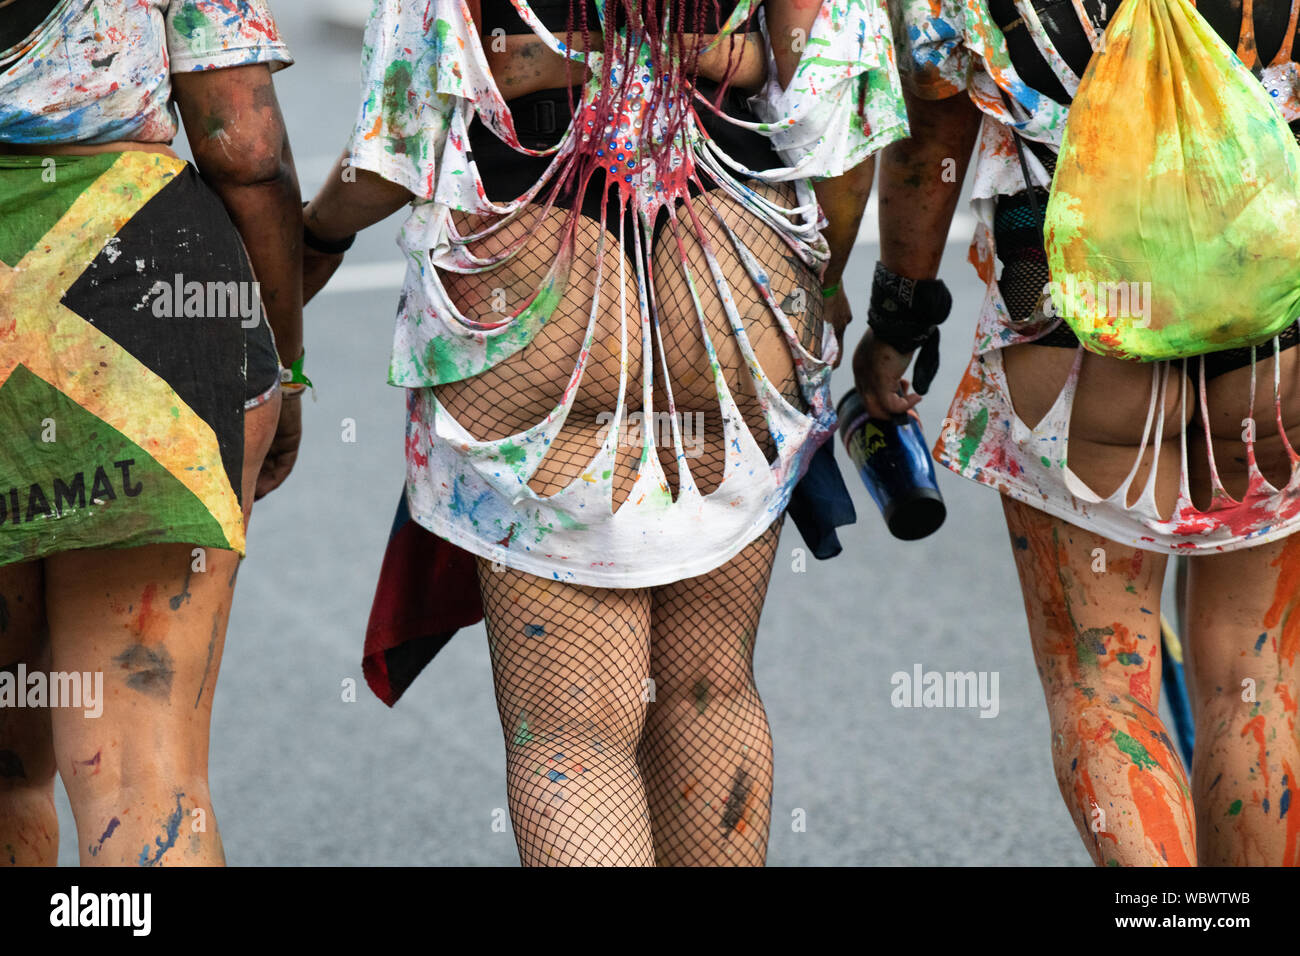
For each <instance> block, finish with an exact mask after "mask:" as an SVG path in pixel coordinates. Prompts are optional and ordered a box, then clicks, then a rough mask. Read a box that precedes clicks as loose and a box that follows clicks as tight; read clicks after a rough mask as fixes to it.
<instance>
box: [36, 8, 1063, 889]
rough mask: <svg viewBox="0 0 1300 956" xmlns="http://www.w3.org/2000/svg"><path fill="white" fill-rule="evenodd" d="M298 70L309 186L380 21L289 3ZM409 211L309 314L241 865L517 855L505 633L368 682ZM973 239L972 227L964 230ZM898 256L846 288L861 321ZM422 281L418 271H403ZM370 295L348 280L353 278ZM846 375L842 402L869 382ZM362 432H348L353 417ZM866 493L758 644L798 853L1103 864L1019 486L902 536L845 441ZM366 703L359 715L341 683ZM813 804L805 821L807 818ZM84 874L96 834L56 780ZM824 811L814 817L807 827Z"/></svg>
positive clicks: (260, 560)
mask: <svg viewBox="0 0 1300 956" xmlns="http://www.w3.org/2000/svg"><path fill="white" fill-rule="evenodd" d="M273 7H274V9H275V11H276V13H277V15H278V16H279V19H280V22H281V26H282V29H283V31H284V33H285V34H286V36H287V39H288V41H289V43H290V44H291V46H292V48H293V49H294V52H295V54H296V55H297V57H298V61H299V62H298V64H297V65H296V66H294V67H293V68H292V69H289V70H287V71H284V72H282V73H280V74H279V75H278V77H277V88H278V90H279V94H280V97H281V102H282V104H283V106H284V109H285V113H286V116H287V118H288V123H289V127H290V131H291V134H292V137H293V145H294V151H295V154H296V156H297V159H298V165H299V169H300V172H301V175H302V178H303V188H304V194H305V195H310V194H311V193H312V192H313V191H314V189H315V188H316V186H317V185H318V184H319V182H320V180H321V178H322V177H323V176H324V175H325V173H326V171H327V169H328V165H329V162H330V161H331V160H332V159H333V157H334V156H335V155H337V153H338V151H339V150H340V149H341V147H342V145H343V142H344V140H345V138H346V136H347V133H348V130H349V127H350V125H351V122H352V118H353V115H354V111H355V107H356V103H357V96H358V92H357V75H358V62H357V61H358V50H359V44H360V38H359V35H358V34H356V33H353V32H350V31H347V30H342V29H336V28H329V27H324V26H321V25H319V24H317V23H315V22H313V18H312V17H311V15H309V12H308V11H309V10H310V7H309V5H306V4H298V3H291V2H285V0H280V2H278V3H273ZM398 224H399V220H398V219H396V218H394V219H393V220H390V221H389V222H387V223H384V224H381V225H379V226H377V227H375V228H373V229H371V230H369V231H368V232H367V233H366V234H364V235H363V236H362V237H361V238H360V239H359V241H358V242H357V245H356V247H355V249H354V251H353V252H352V253H351V254H350V255H349V260H348V262H349V272H348V273H346V274H345V275H343V276H341V277H340V279H341V280H343V281H341V282H340V285H339V288H340V290H342V291H334V292H332V293H330V294H327V295H324V296H322V297H321V298H319V299H318V300H316V301H315V302H313V303H312V305H311V306H310V308H309V310H308V313H307V317H306V329H307V348H308V365H307V367H308V369H309V372H310V374H311V375H312V377H313V378H314V380H315V382H316V384H317V386H318V391H319V401H318V402H312V401H311V400H310V399H308V400H307V404H306V409H305V418H306V426H307V429H306V439H305V441H304V444H303V448H302V455H301V458H300V460H299V463H298V466H297V469H296V471H295V472H294V474H293V476H292V477H291V478H290V480H289V482H288V483H287V484H286V486H285V487H284V488H283V489H282V490H280V491H279V492H277V493H276V494H275V495H273V496H272V497H271V498H269V499H267V500H266V501H264V502H262V503H260V504H259V505H258V507H257V510H256V513H255V520H254V521H253V525H252V529H251V535H250V542H249V557H248V559H247V561H246V562H245V565H244V567H243V569H242V570H241V572H240V576H239V587H238V590H237V593H236V598H235V607H234V612H233V617H232V620H231V625H230V631H229V636H228V639H227V644H226V654H225V660H224V662H223V666H222V669H221V676H220V683H219V685H218V687H217V694H216V709H215V715H214V726H213V734H212V765H211V782H212V791H213V798H214V801H215V805H216V808H217V813H218V815H219V818H220V825H221V830H222V834H223V837H224V839H225V845H226V852H227V855H228V858H229V860H230V862H231V863H232V864H274V865H320V864H343V865H382V864H405V865H426V864H439V865H445V864H461V865H513V864H516V863H517V856H516V853H515V847H514V841H513V839H512V837H511V835H510V834H509V832H495V831H494V829H493V826H492V824H493V819H494V811H496V810H497V809H498V808H501V807H504V806H505V799H506V796H505V781H504V772H503V771H504V748H503V744H502V740H501V737H500V734H499V730H498V728H497V718H496V711H495V706H494V703H493V699H492V683H491V675H490V672H489V667H488V657H487V646H486V640H485V634H484V631H483V628H482V627H481V626H479V627H475V628H472V629H469V630H467V631H464V632H462V633H461V634H460V635H458V636H457V637H456V639H455V640H454V641H453V642H452V644H451V645H450V646H449V647H448V648H447V649H446V650H445V651H444V652H443V654H441V655H440V656H439V658H438V659H437V660H436V661H435V662H434V664H433V665H432V666H431V668H430V669H429V670H428V671H426V673H425V674H424V675H423V676H421V677H420V679H419V680H418V681H417V682H416V683H415V684H414V686H413V687H412V688H411V690H410V691H408V693H407V695H406V697H405V698H404V699H403V700H402V701H401V702H400V703H399V704H398V705H397V707H396V708H394V709H393V710H389V709H388V708H386V707H384V705H383V704H381V703H379V701H378V700H376V699H375V698H374V697H373V696H372V695H371V694H370V692H369V690H368V689H367V688H366V687H365V684H364V680H363V679H362V675H361V668H360V658H361V643H362V637H363V634H364V629H365V623H366V618H367V614H368V610H369V606H370V599H371V596H372V593H373V588H374V584H375V580H376V577H377V575H378V570H379V562H380V558H381V556H382V554H383V549H384V543H385V540H386V537H387V534H388V529H389V524H390V522H391V519H392V514H393V509H394V506H395V504H396V500H397V495H398V493H399V491H400V489H401V484H402V474H403V462H402V437H403V395H402V392H401V391H399V390H398V389H394V388H391V387H389V386H388V385H386V384H385V379H386V371H387V362H388V352H389V346H390V344H391V338H392V328H393V319H394V310H395V303H396V297H397V292H398V282H397V281H396V280H393V281H389V282H387V283H386V284H385V282H384V277H385V276H387V275H389V274H391V270H389V269H386V268H385V264H386V263H387V264H391V263H394V262H396V261H397V250H396V247H395V245H394V237H395V235H396V230H397V227H398ZM967 235H969V233H967ZM877 256H878V249H877V248H876V247H875V246H874V245H873V244H872V243H870V242H865V243H864V244H863V245H862V246H861V247H860V248H859V249H858V251H857V253H856V256H855V260H854V265H853V267H852V268H851V271H850V274H849V277H848V280H847V283H848V291H849V294H850V298H851V300H852V301H853V302H855V303H862V304H863V307H862V308H860V309H859V311H858V316H857V318H856V320H855V322H854V325H853V326H852V327H851V329H850V334H849V341H848V343H847V345H848V348H849V349H850V350H851V349H852V347H853V345H854V344H856V341H857V338H858V336H859V335H860V334H861V331H862V329H863V328H864V325H865V318H866V316H865V302H866V300H867V297H868V292H869V281H870V274H871V266H872V263H873V262H874V261H875V259H876V258H877ZM396 274H397V275H400V268H399V269H398V270H397V272H396ZM943 277H944V278H945V279H946V280H947V282H948V283H949V285H950V287H951V288H952V290H953V294H954V298H955V300H956V307H955V310H954V316H953V318H952V319H951V320H950V321H949V324H948V326H947V327H946V328H945V331H944V336H945V343H944V345H945V357H944V367H943V369H942V371H941V373H940V375H939V378H938V380H937V381H936V382H935V384H934V386H933V388H932V391H931V396H930V398H928V399H927V400H926V401H924V402H923V403H922V404H921V406H920V409H919V410H920V412H921V417H922V419H923V421H924V424H925V427H926V431H927V433H928V434H929V435H930V436H934V435H935V434H937V431H938V427H939V423H940V421H941V420H942V418H943V417H944V414H945V412H946V409H947V400H948V398H949V397H950V396H951V395H952V393H953V391H954V389H955V386H956V383H957V380H958V378H959V377H960V374H961V372H962V370H963V368H964V366H965V363H966V360H967V357H968V355H969V352H968V351H965V350H966V348H967V347H968V343H969V342H970V339H971V336H972V335H973V328H974V315H975V313H976V311H977V309H978V306H979V303H980V300H981V297H982V294H983V291H982V289H981V287H980V286H979V284H978V282H977V280H976V278H975V275H974V271H973V270H972V268H971V267H970V265H969V264H967V263H966V262H965V248H964V245H950V246H949V251H948V257H947V260H946V262H945V266H944V271H943ZM349 289H350V290H354V291H347V290H349ZM849 385H850V380H849V376H848V372H847V368H842V369H841V370H840V373H839V378H838V383H837V386H836V390H835V391H836V395H837V396H838V395H839V394H841V393H843V392H844V391H846V390H847V389H848V388H849ZM349 419H350V420H353V421H354V422H355V430H356V441H355V442H353V443H348V442H345V441H343V440H342V434H343V429H344V427H345V424H346V420H349ZM837 454H839V455H840V460H841V465H842V467H844V469H845V472H846V478H847V479H848V481H849V485H850V487H851V489H852V491H853V494H854V498H855V501H856V504H857V507H858V513H859V519H858V523H857V524H856V525H854V526H851V527H849V528H847V529H844V530H843V531H842V534H841V540H842V541H843V544H844V548H845V550H844V552H843V554H841V555H840V556H839V557H837V558H835V559H833V560H831V561H829V562H816V561H810V563H809V566H808V568H807V571H806V572H804V573H797V572H796V571H795V570H793V568H792V564H793V549H794V548H797V547H800V546H801V545H802V542H801V541H800V539H799V535H798V532H797V531H796V530H795V529H794V527H793V526H792V525H787V527H786V529H785V531H784V533H783V536H782V540H781V549H780V552H779V555H778V560H777V564H776V570H775V572H774V576H773V581H772V586H771V590H770V596H769V599H768V604H767V608H766V610H765V612H764V615H763V619H762V625H761V628H760V631H759V636H758V640H757V671H758V685H759V689H760V691H761V693H762V695H763V699H764V701H765V703H766V705H767V710H768V715H769V718H770V720H771V724H772V729H773V735H774V738H775V747H776V791H775V795H774V801H773V828H772V837H771V853H770V862H771V863H772V864H776V865H797V866H803V865H918V864H938V865H987V864H1013V865H1034V864H1054V865H1086V864H1087V863H1088V857H1087V854H1086V853H1085V851H1084V849H1083V847H1082V845H1081V843H1080V842H1079V839H1078V837H1077V836H1076V835H1075V832H1074V827H1073V825H1072V823H1071V821H1070V818H1069V816H1068V814H1067V813H1066V811H1065V808H1064V805H1063V804H1062V802H1061V800H1060V797H1059V795H1058V793H1057V788H1056V782H1055V779H1054V777H1053V774H1052V767H1051V761H1050V757H1049V750H1048V724H1047V718H1046V712H1045V710H1044V707H1043V703H1042V699H1041V696H1040V691H1039V684H1038V678H1037V675H1036V673H1035V671H1034V666H1033V661H1032V659H1031V656H1030V652H1029V643H1028V638H1027V632H1026V627H1025V622H1024V615H1023V608H1022V604H1021V597H1020V592H1019V590H1018V588H1017V586H1016V577H1015V571H1014V568H1013V565H1012V561H1011V554H1010V548H1009V545H1008V543H1007V534H1006V530H1005V526H1004V524H1003V521H1002V514H1001V508H1000V505H999V501H998V496H997V495H996V494H995V493H994V492H993V491H991V490H989V489H987V488H984V487H982V486H977V485H974V484H973V483H970V482H967V481H964V480H962V479H959V478H957V477H955V476H953V475H952V474H950V473H948V472H947V471H943V473H942V474H941V475H940V479H939V480H940V483H941V486H942V489H943V493H944V495H945V497H946V499H947V502H948V507H949V517H948V522H947V524H946V525H945V527H944V528H942V529H941V530H940V532H939V533H938V534H936V535H934V536H933V537H931V538H930V539H928V540H925V541H921V542H913V543H904V542H899V541H896V540H894V539H893V538H891V537H890V536H889V534H888V532H887V531H886V529H885V526H884V523H883V521H882V520H881V518H880V515H879V513H878V512H877V511H876V509H875V507H874V505H873V504H872V503H871V501H870V499H869V498H868V496H867V494H866V492H865V489H864V488H863V487H862V485H861V483H860V482H859V481H858V480H857V479H856V477H855V476H854V475H853V474H852V473H851V472H850V471H849V469H848V466H847V463H846V460H845V459H844V457H843V454H842V449H839V450H837ZM917 663H919V664H921V665H923V666H924V668H925V669H927V670H930V669H935V670H941V671H946V670H954V671H972V670H973V671H996V672H998V674H999V676H1000V685H999V689H1000V712H999V713H998V715H997V717H996V718H993V719H982V718H980V717H979V716H978V715H977V713H976V712H975V711H974V710H924V709H920V710H918V709H896V708H894V707H893V706H891V703H890V696H891V690H892V687H891V684H890V676H891V675H892V674H893V673H894V672H896V671H908V672H910V671H911V669H912V667H913V665H914V664H917ZM348 681H354V682H355V684H356V702H354V703H349V702H345V700H344V696H345V682H348ZM797 811H803V813H802V814H799V813H798V812H797ZM60 812H61V816H62V820H63V821H64V826H63V837H62V844H61V850H62V852H61V857H60V858H61V861H62V862H64V863H65V864H71V863H75V861H76V852H75V838H74V834H73V830H72V826H71V815H70V813H69V811H68V806H67V802H66V800H65V799H63V797H62V794H60ZM800 817H802V818H803V819H805V820H806V826H805V827H804V828H803V829H802V830H800V829H798V828H797V827H796V826H794V822H795V821H796V820H797V819H798V818H800Z"/></svg>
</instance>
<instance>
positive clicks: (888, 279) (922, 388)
mask: <svg viewBox="0 0 1300 956" xmlns="http://www.w3.org/2000/svg"><path fill="white" fill-rule="evenodd" d="M951 310H952V294H951V293H949V291H948V286H947V285H945V284H944V282H943V280H942V279H909V278H907V277H906V276H900V275H898V274H897V273H896V272H891V271H890V270H889V269H887V268H885V264H884V263H883V262H877V263H876V274H875V277H874V278H873V280H872V283H871V307H870V308H869V309H868V310H867V324H868V325H869V326H870V327H871V330H872V331H873V332H874V333H875V334H876V337H877V338H878V339H880V340H881V341H882V342H884V343H885V344H886V345H889V346H891V347H893V348H895V349H897V350H898V351H899V352H911V351H914V350H915V349H917V348H920V349H921V354H920V355H918V356H917V358H916V368H915V371H914V372H913V376H912V379H913V380H912V387H913V388H915V389H916V391H917V394H919V395H924V394H925V393H926V392H927V391H928V390H929V388H930V383H931V382H932V381H933V380H934V376H935V374H936V373H937V372H938V371H939V326H940V324H942V323H943V322H944V320H945V319H947V318H948V313H949V312H950V311H951Z"/></svg>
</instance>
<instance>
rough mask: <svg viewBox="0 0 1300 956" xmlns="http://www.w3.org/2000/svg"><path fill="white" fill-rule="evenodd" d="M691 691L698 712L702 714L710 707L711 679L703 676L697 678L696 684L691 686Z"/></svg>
mask: <svg viewBox="0 0 1300 956" xmlns="http://www.w3.org/2000/svg"><path fill="white" fill-rule="evenodd" d="M691 693H692V695H694V697H695V711H696V713H700V714H702V713H704V712H705V711H706V710H708V709H709V681H708V679H707V678H704V677H701V678H700V679H699V680H697V681H696V682H695V686H694V687H692V688H691Z"/></svg>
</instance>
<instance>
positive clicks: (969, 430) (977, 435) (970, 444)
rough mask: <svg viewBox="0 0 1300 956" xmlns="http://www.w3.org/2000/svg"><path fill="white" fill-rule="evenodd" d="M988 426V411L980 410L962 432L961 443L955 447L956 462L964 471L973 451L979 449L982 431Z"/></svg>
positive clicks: (985, 409)
mask: <svg viewBox="0 0 1300 956" xmlns="http://www.w3.org/2000/svg"><path fill="white" fill-rule="evenodd" d="M988 426H989V410H988V409H987V408H981V409H980V410H979V413H978V414H976V416H975V417H974V418H972V419H971V420H970V424H968V425H967V426H966V430H965V431H964V432H962V436H961V443H960V444H959V445H958V446H957V461H958V463H959V464H960V465H961V467H962V468H963V469H964V468H966V467H967V466H968V465H969V464H970V456H971V455H973V454H975V449H976V448H978V447H979V444H980V441H981V440H982V439H983V438H984V429H986V428H988Z"/></svg>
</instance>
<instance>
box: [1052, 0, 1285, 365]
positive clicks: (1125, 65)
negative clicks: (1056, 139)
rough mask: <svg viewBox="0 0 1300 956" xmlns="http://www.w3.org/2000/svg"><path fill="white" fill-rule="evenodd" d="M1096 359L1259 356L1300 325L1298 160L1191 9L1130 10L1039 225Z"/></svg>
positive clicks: (1076, 105) (1073, 316)
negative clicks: (1241, 352) (1225, 353)
mask: <svg viewBox="0 0 1300 956" xmlns="http://www.w3.org/2000/svg"><path fill="white" fill-rule="evenodd" d="M1044 230H1045V239H1046V246H1047V256H1048V263H1049V266H1050V268H1051V278H1052V282H1051V296H1052V304H1053V306H1054V307H1055V309H1056V311H1057V312H1058V313H1059V314H1061V315H1062V316H1063V318H1064V320H1065V321H1066V322H1068V323H1069V325H1070V327H1071V328H1072V329H1074V332H1075V334H1076V335H1078V337H1079V340H1080V341H1081V342H1082V343H1083V344H1084V346H1085V347H1086V348H1088V349H1089V350H1090V351H1093V352H1097V353H1099V354H1102V355H1111V356H1116V357H1120V358H1129V359H1139V360H1143V361H1155V360H1159V359H1171V358H1181V357H1186V356H1192V355H1199V354H1202V353H1205V352H1216V351H1219V350H1221V349H1228V348H1235V347H1242V346H1249V345H1256V344H1259V343H1261V342H1264V341H1266V340H1268V339H1270V338H1272V337H1273V336H1274V335H1276V334H1278V333H1279V332H1280V331H1281V330H1282V329H1283V328H1285V327H1286V326H1287V325H1288V324H1290V323H1291V322H1292V321H1293V320H1294V319H1295V318H1296V317H1297V315H1300V148H1298V147H1297V146H1296V141H1295V139H1294V137H1293V136H1292V134H1291V132H1290V130H1289V129H1288V128H1287V125H1286V123H1285V122H1284V121H1283V119H1282V116H1281V115H1280V114H1279V112H1278V111H1277V109H1276V108H1275V107H1274V106H1273V104H1272V103H1271V102H1270V101H1269V97H1268V95H1267V94H1266V93H1265V91H1264V88H1263V86H1261V85H1260V83H1259V82H1258V81H1257V80H1256V79H1255V78H1254V77H1253V76H1252V75H1251V73H1250V71H1249V70H1247V69H1246V67H1245V66H1243V65H1242V63H1241V61H1240V60H1239V59H1238V58H1237V56H1236V54H1234V53H1233V52H1232V50H1230V49H1229V48H1228V47H1227V46H1226V45H1225V44H1224V42H1223V41H1222V40H1221V39H1220V38H1219V36H1218V34H1216V33H1215V32H1214V30H1213V28H1212V27H1210V25H1209V24H1208V23H1206V21H1205V20H1204V19H1203V18H1202V17H1201V15H1200V14H1199V13H1197V12H1196V8H1195V7H1194V6H1193V5H1192V4H1191V3H1189V2H1188V0H1124V2H1123V3H1122V4H1121V6H1120V7H1119V9H1118V10H1117V11H1116V12H1115V16H1114V17H1113V19H1112V20H1111V22H1110V24H1109V25H1108V27H1107V29H1106V33H1105V39H1104V41H1103V43H1102V45H1101V47H1100V48H1099V49H1098V51H1097V53H1096V54H1094V55H1093V58H1092V61H1091V63H1090V64H1089V66H1088V70H1087V72H1086V73H1085V74H1084V77H1083V81H1082V82H1081V83H1080V85H1079V90H1078V93H1077V95H1076V96H1075V99H1074V102H1073V104H1072V105H1071V107H1070V114H1069V120H1068V122H1067V124H1066V129H1065V135H1064V139H1063V140H1062V145H1061V152H1060V157H1059V159H1058V161H1057V166H1056V175H1055V178H1054V179H1053V181H1052V191H1051V198H1050V199H1049V201H1048V205H1047V214H1046V221H1045V224H1044Z"/></svg>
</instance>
